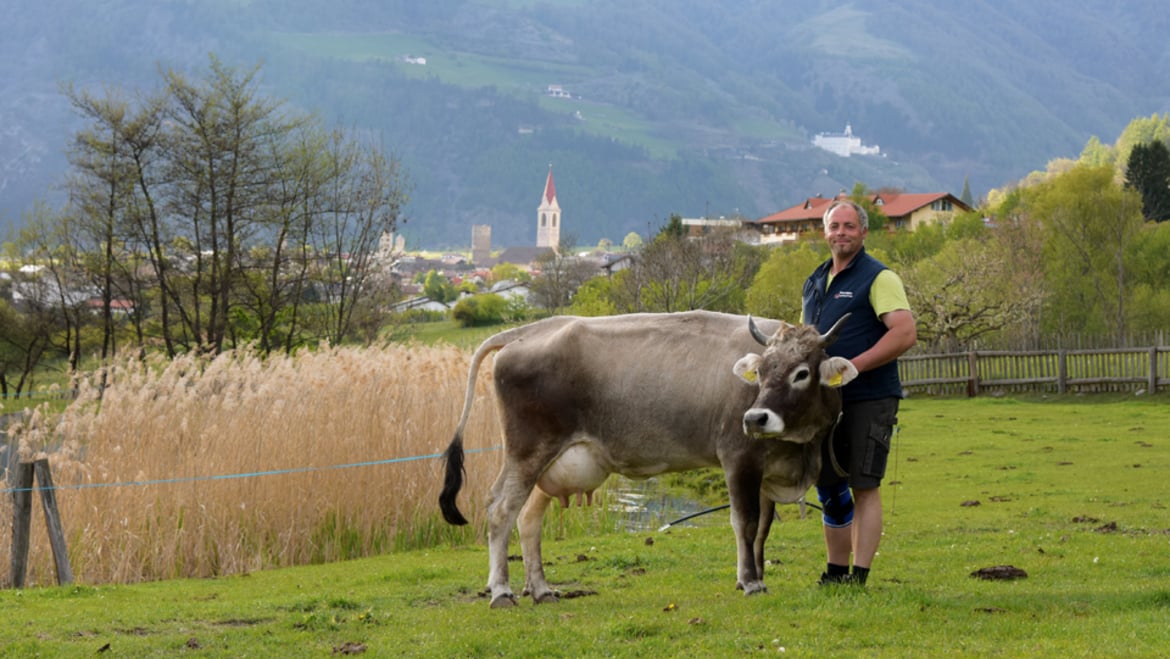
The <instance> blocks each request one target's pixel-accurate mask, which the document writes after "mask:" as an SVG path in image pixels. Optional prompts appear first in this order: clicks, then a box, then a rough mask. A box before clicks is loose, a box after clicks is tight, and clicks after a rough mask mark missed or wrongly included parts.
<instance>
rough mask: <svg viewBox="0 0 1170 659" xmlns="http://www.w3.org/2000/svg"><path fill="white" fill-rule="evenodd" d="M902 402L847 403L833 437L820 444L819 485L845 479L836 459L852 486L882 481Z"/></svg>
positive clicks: (887, 399)
mask: <svg viewBox="0 0 1170 659" xmlns="http://www.w3.org/2000/svg"><path fill="white" fill-rule="evenodd" d="M899 402H900V401H899V399H898V398H881V399H878V400H862V401H856V402H850V403H845V405H844V406H843V407H842V414H841V420H840V421H839V422H838V423H837V428H836V430H835V431H834V432H833V440H832V441H831V442H825V444H824V445H822V447H821V450H822V455H821V477H820V479H819V480H818V481H817V484H818V485H822V486H825V485H832V484H834V483H840V482H841V481H843V480H846V477H844V476H841V475H839V474H838V473H837V469H836V467H835V466H834V462H835V463H836V465H837V466H839V467H840V468H841V469H842V470H844V471H845V472H846V473H847V474H848V477H847V478H848V481H849V487H851V488H854V489H861V490H866V489H870V488H874V487H878V486H879V485H881V483H882V478H884V477H885V475H886V463H887V462H888V461H889V457H890V441H891V439H892V438H893V435H894V426H896V425H897V424H898V403H899Z"/></svg>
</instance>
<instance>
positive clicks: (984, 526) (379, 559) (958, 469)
mask: <svg viewBox="0 0 1170 659" xmlns="http://www.w3.org/2000/svg"><path fill="white" fill-rule="evenodd" d="M467 361H468V354H467V353H466V352H465V351H464V350H461V349H456V348H450V347H426V346H420V345H411V346H405V347H404V346H388V347H384V348H371V349H365V350H362V349H356V348H322V349H320V350H317V351H314V352H311V353H310V352H307V353H302V354H300V355H298V356H296V357H291V358H285V357H272V358H270V359H268V360H259V359H256V358H254V357H250V356H244V355H240V354H227V355H223V356H220V357H217V358H215V359H212V360H208V361H198V360H191V361H186V362H184V361H182V360H180V361H177V362H172V363H166V364H164V363H146V364H135V363H132V362H128V363H125V364H122V365H120V366H118V367H116V368H114V369H112V370H111V371H110V372H109V374H108V378H109V384H108V386H107V389H106V391H105V396H104V398H103V400H102V401H101V403H100V404H99V403H98V402H97V400H96V397H95V395H94V391H93V390H92V389H91V385H92V384H96V383H91V385H86V386H83V388H82V397H81V398H80V399H79V400H78V401H77V402H76V403H75V404H74V405H72V406H71V407H70V408H69V410H68V411H67V412H66V413H65V414H64V415H63V416H61V417H59V418H52V419H50V418H49V417H44V418H39V417H34V418H32V419H30V420H29V421H28V422H26V423H25V424H24V427H23V429H20V430H19V437H20V441H21V442H22V444H23V446H24V451H25V452H26V454H27V455H30V456H31V455H32V454H33V453H34V452H36V451H41V452H43V454H44V455H47V456H48V457H49V459H50V462H51V464H52V468H53V475H54V478H55V480H56V484H57V485H58V487H59V488H60V490H59V492H58V501H59V503H60V505H61V515H62V518H63V521H64V525H65V529H66V534H67V536H68V544H69V552H70V558H71V561H72V565H73V571H74V574H75V576H76V583H75V584H74V585H68V586H54V585H52V584H53V582H54V574H53V567H52V562H51V558H50V556H51V553H50V551H49V546H48V541H47V537H46V535H47V534H46V533H45V529H44V524H43V520H42V519H41V516H40V510H39V502H35V503H34V515H33V516H34V524H33V530H32V540H33V546H32V550H31V552H32V554H31V563H32V565H31V569H30V573H29V583H30V585H31V586H32V587H30V588H27V589H24V590H11V589H5V590H2V591H0V656H35V655H48V656H81V655H92V654H94V653H97V652H100V651H103V649H105V650H106V651H110V652H111V654H112V655H114V656H118V655H120V656H173V655H174V654H176V653H184V654H192V655H193V656H270V655H273V654H280V655H282V656H322V655H326V654H331V653H337V654H340V653H357V652H364V653H366V654H368V655H369V656H481V655H495V654H505V653H506V654H511V655H519V656H536V655H545V656H548V655H554V656H568V655H580V656H600V655H605V656H664V655H674V656H712V655H714V656H726V655H733V654H761V653H763V654H771V655H776V654H785V655H791V656H826V655H827V656H855V655H857V654H864V655H870V656H937V655H940V654H943V653H946V654H956V653H958V654H964V655H971V656H986V655H997V656H1159V655H1161V654H1163V653H1164V648H1166V647H1170V631H1168V628H1167V626H1166V625H1165V620H1166V617H1167V614H1168V613H1170V563H1168V562H1167V560H1166V556H1167V555H1168V550H1170V518H1168V516H1167V514H1166V505H1167V503H1168V501H1167V490H1166V489H1165V486H1164V482H1163V481H1164V479H1165V473H1166V470H1167V466H1168V465H1167V463H1168V461H1170V460H1168V459H1170V448H1168V441H1170V440H1167V438H1168V437H1170V414H1168V413H1167V412H1166V409H1167V408H1166V402H1167V401H1166V399H1165V397H1164V396H1154V397H1133V396H1127V397H1120V396H1101V397H1089V396H1082V397H1061V398H1048V399H1042V398H1034V399H1021V398H999V399H994V398H985V399H975V400H967V399H961V400H960V399H927V398H911V399H908V400H906V401H905V402H904V404H903V408H902V412H901V414H900V431H899V433H898V435H897V439H896V444H895V449H894V454H893V456H892V464H891V467H890V471H889V474H888V479H887V486H886V488H885V490H884V491H885V501H884V503H885V510H886V536H885V538H884V540H883V545H882V547H881V552H880V554H879V557H878V559H877V561H876V563H875V566H874V573H873V575H872V577H871V579H870V582H869V585H868V586H867V587H866V588H865V589H864V590H856V589H848V588H828V589H826V588H819V587H817V586H816V585H815V580H816V577H817V576H818V575H819V573H820V571H821V569H822V567H823V564H822V561H823V548H822V544H821V537H820V527H819V519H818V518H817V515H816V511H812V510H810V513H811V514H810V515H809V516H808V517H806V518H801V516H800V515H799V510H798V508H797V507H796V506H782V507H780V508H779V511H778V512H779V516H780V522H779V523H778V524H776V525H775V526H774V527H773V532H772V536H771V538H770V540H769V546H768V555H769V557H770V558H771V559H772V563H771V565H770V567H769V571H768V574H767V577H766V580H767V583H768V586H769V593H768V594H766V595H763V596H758V597H751V598H746V597H744V596H743V595H742V594H740V593H738V592H737V591H735V590H734V583H735V560H734V540H733V537H732V533H731V530H730V528H729V525H728V523H727V514H726V512H725V511H721V512H718V513H714V514H711V515H707V516H704V517H700V518H697V519H696V520H694V522H693V523H690V522H688V523H685V524H681V525H678V526H674V527H671V528H669V529H667V530H665V531H660V530H659V527H660V526H661V525H662V524H663V523H664V522H665V521H670V519H671V517H672V515H673V513H669V512H667V513H663V514H661V515H660V516H659V517H658V518H656V519H652V520H650V521H649V523H645V522H644V523H643V525H642V526H640V527H638V528H634V529H632V530H631V529H630V528H629V527H628V524H627V523H626V522H625V521H624V518H623V516H622V515H621V514H620V513H619V512H617V511H615V510H611V508H613V507H615V506H616V503H617V501H618V499H619V496H618V495H619V493H618V492H616V491H609V492H606V493H604V495H603V496H602V497H601V503H600V504H599V505H595V506H594V507H592V508H579V507H576V506H574V507H572V508H569V509H567V510H561V509H560V508H558V507H557V506H556V505H554V507H553V509H552V510H551V511H550V515H549V517H548V519H547V520H546V527H545V528H546V531H545V533H546V538H545V557H546V560H547V561H548V566H547V567H546V569H547V571H548V573H549V578H550V580H551V581H552V582H553V583H554V584H556V585H557V586H558V587H559V588H560V589H561V591H562V592H563V593H564V594H565V598H564V599H563V600H562V601H561V602H560V603H558V604H556V605H548V606H534V605H533V604H532V603H531V601H530V600H526V599H522V601H521V606H519V607H517V608H516V609H514V610H510V611H492V610H490V609H489V608H488V604H487V600H486V598H484V597H482V596H481V595H480V594H479V591H480V590H481V589H482V588H483V585H484V583H485V582H486V579H487V550H486V547H485V546H484V544H483V539H484V538H483V529H484V513H483V509H482V502H483V498H484V494H485V492H486V489H487V487H488V486H489V485H490V482H491V480H492V478H494V476H495V472H496V470H497V468H498V460H499V455H500V454H499V452H498V451H495V450H492V449H493V448H494V447H495V446H496V445H497V444H498V441H499V431H498V421H497V419H496V417H495V411H494V407H493V405H492V394H491V392H490V387H488V386H487V384H486V383H487V381H488V379H487V378H483V377H481V378H480V387H479V389H478V390H477V393H476V395H477V401H476V405H475V408H474V410H473V414H472V419H471V426H470V428H469V431H468V433H467V442H468V448H469V449H470V450H478V451H479V452H476V453H472V454H470V455H469V459H468V477H469V481H468V487H467V488H466V489H465V491H464V494H463V495H462V496H461V499H460V503H461V506H462V508H463V510H464V512H465V513H467V514H468V515H469V516H470V517H471V518H472V521H473V523H472V525H471V526H470V527H469V528H466V529H452V528H450V527H447V526H446V525H444V524H442V523H441V522H440V521H439V519H438V514H437V510H436V506H435V504H434V501H435V498H436V496H437V492H438V485H439V480H440V477H439V474H440V469H439V467H440V464H439V461H438V460H436V459H434V456H435V455H436V454H437V453H438V452H440V451H441V450H442V448H443V447H445V445H446V443H447V441H448V440H449V438H450V432H451V429H452V427H453V425H454V423H455V420H456V417H457V415H458V412H459V407H460V404H461V400H462V396H463V390H464V387H465V377H466V368H467ZM485 372H486V367H485ZM0 515H3V516H4V518H5V519H10V518H11V498H10V496H6V497H3V498H2V500H0ZM10 545H11V537H10V528H9V525H8V524H7V522H5V523H4V524H0V547H5V548H7V547H9V546H10ZM513 553H515V554H518V553H519V548H518V547H517V546H516V545H513ZM996 566H1013V567H1015V568H1018V569H1019V570H1022V571H1024V572H1025V573H1026V574H1027V576H1026V578H1019V579H1015V580H982V579H977V578H973V577H972V576H971V574H972V573H973V572H975V571H977V570H980V569H982V568H989V567H996ZM512 576H513V582H514V586H515V587H517V589H518V588H519V585H520V581H521V580H522V570H521V568H520V566H519V563H513V575H512ZM4 577H5V581H6V585H7V574H5V575H4Z"/></svg>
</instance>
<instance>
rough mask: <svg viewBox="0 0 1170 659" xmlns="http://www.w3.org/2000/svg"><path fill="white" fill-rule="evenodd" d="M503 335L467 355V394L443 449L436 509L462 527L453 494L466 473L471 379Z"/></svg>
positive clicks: (472, 396)
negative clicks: (443, 470) (465, 442)
mask: <svg viewBox="0 0 1170 659" xmlns="http://www.w3.org/2000/svg"><path fill="white" fill-rule="evenodd" d="M506 334H509V333H508V332H503V333H501V334H497V335H495V336H493V337H491V338H489V339H488V340H486V341H484V342H483V343H482V344H480V346H479V348H478V349H476V351H475V354H474V355H473V356H472V357H471V369H470V373H468V375H467V393H465V394H464V396H463V414H462V415H461V416H460V417H459V425H458V426H456V427H455V436H454V437H453V438H452V439H451V443H450V444H448V445H447V450H446V451H444V452H443V460H444V461H445V462H446V463H447V467H446V473H445V474H444V476H443V490H442V492H440V493H439V510H441V511H442V512H443V519H445V520H447V523H448V524H454V525H456V526H462V525H464V524H466V523H467V518H466V517H464V516H463V513H461V512H459V506H458V505H456V503H455V497H457V496H458V495H459V490H461V489H463V477H464V476H465V475H466V473H467V471H466V469H464V467H463V456H464V454H463V429H464V427H466V426H467V419H468V418H470V417H471V404H472V403H473V402H474V401H475V380H476V376H477V374H478V373H479V365H480V364H481V363H483V360H484V358H485V357H487V355H488V354H489V353H492V352H495V351H496V350H499V349H500V348H502V347H504V346H505V345H506V344H507V343H508V339H507V338H503V337H504V335H506Z"/></svg>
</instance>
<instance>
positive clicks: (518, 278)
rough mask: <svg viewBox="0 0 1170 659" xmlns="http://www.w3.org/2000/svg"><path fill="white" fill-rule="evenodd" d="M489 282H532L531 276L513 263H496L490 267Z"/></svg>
mask: <svg viewBox="0 0 1170 659" xmlns="http://www.w3.org/2000/svg"><path fill="white" fill-rule="evenodd" d="M490 281H491V283H493V284H498V283H499V282H502V281H515V282H529V281H532V275H531V274H530V273H529V272H528V271H527V270H524V269H522V268H521V267H520V266H518V265H516V264H515V263H497V264H496V265H494V266H492V275H491V280H490Z"/></svg>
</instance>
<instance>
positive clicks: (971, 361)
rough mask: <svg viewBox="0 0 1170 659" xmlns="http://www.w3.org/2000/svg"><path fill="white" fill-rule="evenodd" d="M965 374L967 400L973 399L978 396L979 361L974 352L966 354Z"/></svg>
mask: <svg viewBox="0 0 1170 659" xmlns="http://www.w3.org/2000/svg"><path fill="white" fill-rule="evenodd" d="M967 374H968V375H967V398H974V397H976V396H978V395H979V359H978V358H977V357H976V356H975V351H974V350H971V351H969V352H968V353H967Z"/></svg>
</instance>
